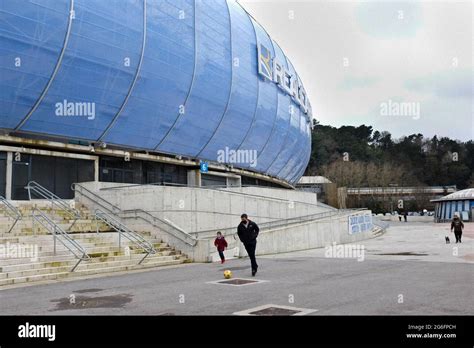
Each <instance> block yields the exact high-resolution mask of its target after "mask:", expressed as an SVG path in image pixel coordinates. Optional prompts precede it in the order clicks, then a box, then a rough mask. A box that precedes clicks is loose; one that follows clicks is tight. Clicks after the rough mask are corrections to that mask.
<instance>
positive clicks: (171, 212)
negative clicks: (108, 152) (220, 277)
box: [81, 182, 328, 233]
mask: <svg viewBox="0 0 474 348" xmlns="http://www.w3.org/2000/svg"><path fill="white" fill-rule="evenodd" d="M81 185H83V186H84V187H86V188H88V189H90V190H92V191H94V192H96V193H98V194H100V196H101V197H103V198H104V199H106V200H108V201H109V202H111V203H113V204H115V205H117V206H119V207H120V208H121V209H122V210H127V209H143V210H145V211H148V212H151V213H153V215H155V216H157V217H159V218H163V219H167V220H169V221H170V222H172V223H173V224H175V225H176V226H178V227H180V228H181V229H182V230H184V231H187V232H189V233H192V232H199V231H206V230H211V229H216V230H218V229H224V228H227V227H231V226H237V225H238V224H239V223H240V215H241V214H242V213H247V214H248V215H249V217H250V218H251V219H253V220H255V221H258V222H259V223H263V222H267V221H273V220H279V219H286V218H292V217H297V216H303V215H310V214H316V213H320V212H324V211H328V208H327V207H325V206H319V205H318V204H317V200H316V195H315V194H314V193H310V192H300V191H294V190H286V189H262V191H261V192H260V191H259V188H254V187H249V188H238V189H237V188H236V189H232V190H230V189H226V190H212V189H203V188H192V187H173V186H153V185H147V186H127V185H121V186H123V187H124V188H121V189H114V188H111V187H118V186H119V185H120V184H116V183H103V182H99V183H96V182H90V183H84V184H81ZM241 193H245V194H244V195H243V194H241ZM254 195H259V196H260V197H257V196H254ZM262 196H267V197H262Z"/></svg>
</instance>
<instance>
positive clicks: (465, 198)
mask: <svg viewBox="0 0 474 348" xmlns="http://www.w3.org/2000/svg"><path fill="white" fill-rule="evenodd" d="M431 202H434V203H435V221H436V222H446V221H449V220H451V219H452V218H453V217H454V215H455V214H457V215H459V216H460V217H461V218H462V220H463V221H474V188H469V189H466V190H461V191H457V192H454V193H451V194H449V195H447V196H444V197H442V198H439V199H433V200H431Z"/></svg>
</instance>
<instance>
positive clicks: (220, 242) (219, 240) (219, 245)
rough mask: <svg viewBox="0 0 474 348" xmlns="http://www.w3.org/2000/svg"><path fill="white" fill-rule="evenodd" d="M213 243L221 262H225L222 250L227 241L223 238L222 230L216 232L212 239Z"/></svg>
mask: <svg viewBox="0 0 474 348" xmlns="http://www.w3.org/2000/svg"><path fill="white" fill-rule="evenodd" d="M214 245H215V246H216V247H217V252H218V253H219V257H220V258H221V263H224V262H225V256H224V250H225V249H226V248H227V241H226V240H225V238H224V236H223V235H222V232H220V231H219V232H217V237H216V239H215V240H214Z"/></svg>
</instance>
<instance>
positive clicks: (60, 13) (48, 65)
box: [0, 0, 70, 129]
mask: <svg viewBox="0 0 474 348" xmlns="http://www.w3.org/2000/svg"><path fill="white" fill-rule="evenodd" d="M69 5H70V1H69V0H49V1H42V2H41V4H40V3H33V2H30V1H26V0H18V1H7V0H2V1H0V23H1V25H0V69H1V70H0V77H1V78H0V127H1V128H7V129H8V128H10V129H13V128H15V127H16V126H17V125H18V124H19V123H20V122H21V120H22V119H23V118H24V117H25V116H26V115H27V114H28V112H29V111H30V109H31V108H32V107H33V105H34V104H35V102H36V100H37V99H38V98H39V96H40V95H41V93H42V91H43V89H44V88H45V86H46V84H47V83H48V81H49V79H50V78H51V74H52V73H53V70H54V68H55V66H56V63H57V60H58V57H59V55H60V52H61V48H62V47H63V42H64V38H65V35H66V30H67V26H68V22H69V19H68V15H69ZM20 9H21V11H20Z"/></svg>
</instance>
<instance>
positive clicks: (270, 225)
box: [194, 208, 365, 239]
mask: <svg viewBox="0 0 474 348" xmlns="http://www.w3.org/2000/svg"><path fill="white" fill-rule="evenodd" d="M361 210H365V209H362V208H361V209H348V210H336V211H332V210H331V211H325V212H321V213H316V214H309V215H303V216H297V217H293V218H286V219H280V220H276V221H269V222H264V223H261V224H258V226H259V228H260V230H261V231H262V230H271V229H275V228H281V227H288V226H292V225H296V224H300V223H304V222H310V221H317V220H321V219H326V218H329V217H334V216H344V215H347V214H350V213H354V212H357V211H361ZM236 229H237V227H236V226H233V227H226V228H216V229H212V230H205V231H199V232H194V234H204V235H205V234H207V233H215V232H216V231H221V232H222V233H223V234H227V235H232V236H233V237H234V239H235V238H236V237H235V235H236V234H237V233H236ZM208 238H209V237H208V236H205V237H201V238H200V239H208ZM211 238H213V236H211Z"/></svg>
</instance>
